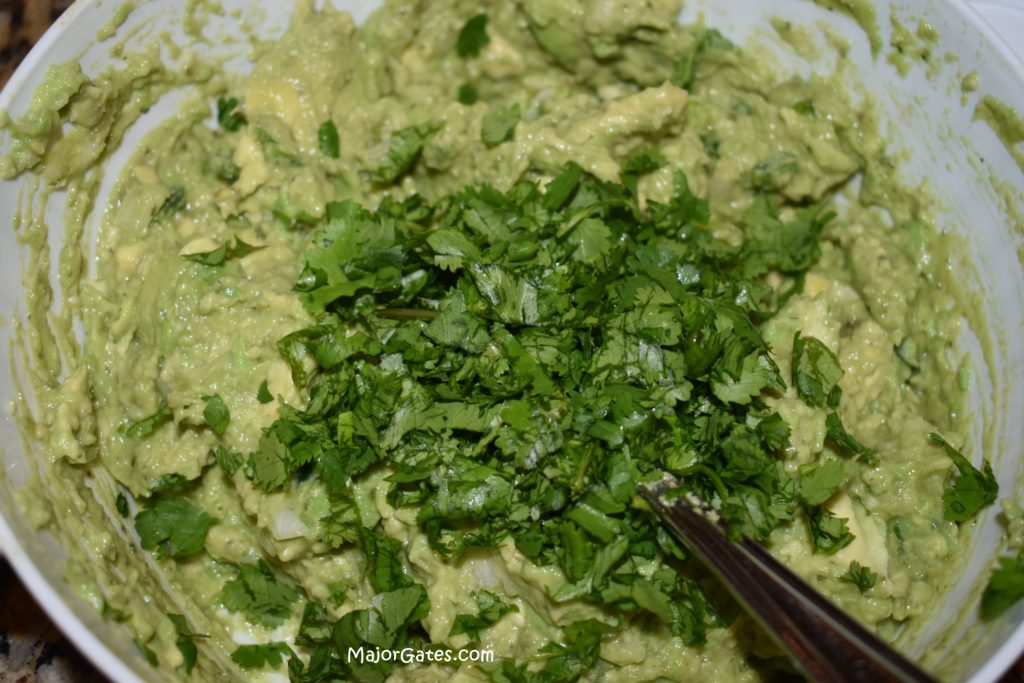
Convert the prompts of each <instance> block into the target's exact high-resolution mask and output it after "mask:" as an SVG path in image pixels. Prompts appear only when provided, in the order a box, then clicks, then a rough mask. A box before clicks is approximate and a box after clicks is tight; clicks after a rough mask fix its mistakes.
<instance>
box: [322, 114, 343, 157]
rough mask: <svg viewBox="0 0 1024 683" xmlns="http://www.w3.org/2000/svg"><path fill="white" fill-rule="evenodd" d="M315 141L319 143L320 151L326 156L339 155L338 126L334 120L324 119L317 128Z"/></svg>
mask: <svg viewBox="0 0 1024 683" xmlns="http://www.w3.org/2000/svg"><path fill="white" fill-rule="evenodd" d="M317 141H318V142H319V143H320V152H321V153H322V154H323V155H324V156H327V157H330V158H332V159H337V158H338V157H340V156H341V139H340V138H339V137H338V127H337V126H335V125H334V121H330V120H328V121H324V122H323V123H322V124H320V128H319V130H317Z"/></svg>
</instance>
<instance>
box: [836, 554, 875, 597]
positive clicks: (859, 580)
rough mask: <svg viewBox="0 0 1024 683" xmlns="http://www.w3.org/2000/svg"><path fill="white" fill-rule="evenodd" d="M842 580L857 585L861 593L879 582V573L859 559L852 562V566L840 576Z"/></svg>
mask: <svg viewBox="0 0 1024 683" xmlns="http://www.w3.org/2000/svg"><path fill="white" fill-rule="evenodd" d="M840 579H841V580H843V581H846V582H848V583H852V584H853V585H855V586H856V587H857V588H858V589H859V590H860V592H861V593H866V592H868V591H869V590H871V589H872V588H874V587H875V584H876V583H878V574H876V573H874V572H873V571H871V570H870V569H868V568H867V567H865V566H863V565H861V563H860V562H858V561H857V560H852V561H851V562H850V568H849V569H848V570H847V572H846V573H845V574H843V575H842V576H841V577H840Z"/></svg>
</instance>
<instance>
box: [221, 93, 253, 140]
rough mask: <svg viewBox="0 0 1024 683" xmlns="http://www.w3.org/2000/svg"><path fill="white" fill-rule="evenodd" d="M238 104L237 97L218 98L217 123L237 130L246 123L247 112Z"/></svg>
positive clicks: (225, 127) (227, 128) (225, 128)
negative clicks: (240, 108) (239, 107)
mask: <svg viewBox="0 0 1024 683" xmlns="http://www.w3.org/2000/svg"><path fill="white" fill-rule="evenodd" d="M238 104H239V102H238V98H237V97H218V98H217V123H219V124H220V127H221V128H223V129H224V130H229V131H232V132H235V131H237V130H238V129H239V128H241V127H242V126H244V125H245V124H246V122H247V121H246V118H245V114H243V113H242V112H241V111H240V110H239V109H238Z"/></svg>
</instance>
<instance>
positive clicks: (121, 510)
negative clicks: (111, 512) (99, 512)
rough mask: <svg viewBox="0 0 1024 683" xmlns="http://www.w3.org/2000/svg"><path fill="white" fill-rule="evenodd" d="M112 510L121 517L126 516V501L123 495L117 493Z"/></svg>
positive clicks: (127, 511)
mask: <svg viewBox="0 0 1024 683" xmlns="http://www.w3.org/2000/svg"><path fill="white" fill-rule="evenodd" d="M114 508H115V509H116V510H117V514H119V515H121V516H122V517H127V516H128V513H129V510H128V499H127V498H125V496H124V493H122V492H118V494H117V498H115V499H114Z"/></svg>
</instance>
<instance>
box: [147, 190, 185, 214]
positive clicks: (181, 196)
mask: <svg viewBox="0 0 1024 683" xmlns="http://www.w3.org/2000/svg"><path fill="white" fill-rule="evenodd" d="M186 206H187V201H186V199H185V188H184V187H181V186H177V187H172V188H171V191H170V192H169V193H168V194H167V199H165V200H164V202H163V204H161V205H160V208H158V209H157V210H156V213H155V214H153V218H163V217H164V216H173V215H174V214H176V213H178V212H179V211H181V210H182V209H184V208H185V207H186Z"/></svg>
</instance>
